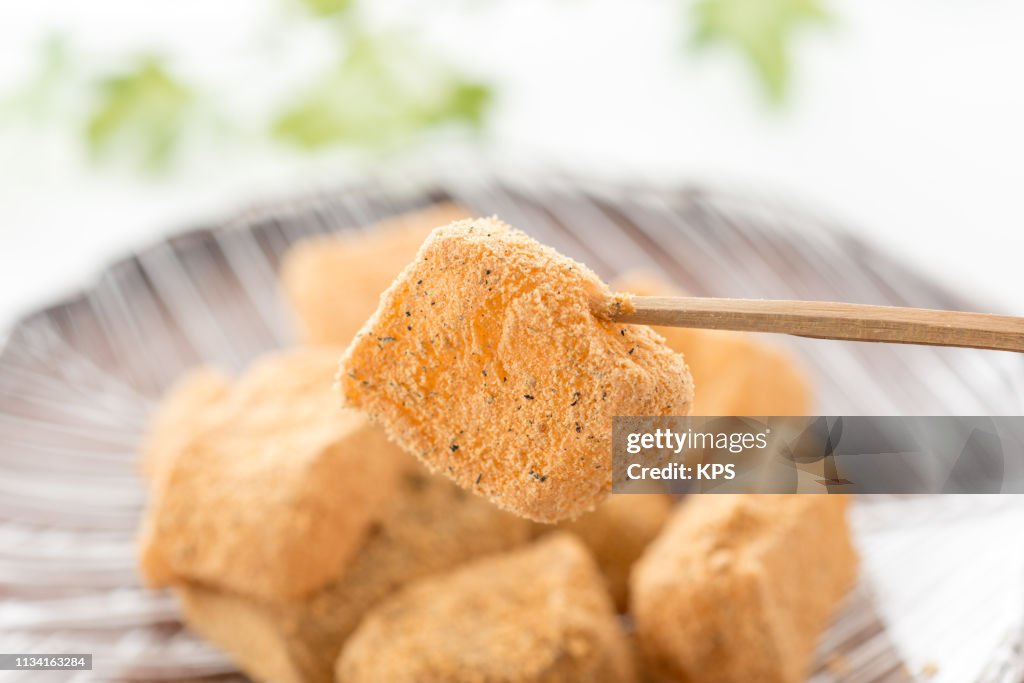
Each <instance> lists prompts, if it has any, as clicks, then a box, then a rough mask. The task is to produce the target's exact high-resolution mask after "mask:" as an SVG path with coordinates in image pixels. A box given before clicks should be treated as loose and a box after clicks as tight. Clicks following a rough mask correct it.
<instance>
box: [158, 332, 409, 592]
mask: <svg viewBox="0 0 1024 683" xmlns="http://www.w3.org/2000/svg"><path fill="white" fill-rule="evenodd" d="M337 357H338V352H337V350H336V349H324V348H321V349H311V350H304V351H292V352H288V353H282V354H276V355H272V356H269V357H267V358H265V359H263V360H261V361H260V362H258V363H257V364H255V365H254V366H253V367H252V368H251V369H250V370H249V371H248V372H247V373H246V374H245V375H244V376H243V377H241V378H240V379H238V380H237V381H236V382H234V383H233V384H232V385H231V387H230V388H229V389H228V390H227V391H226V392H225V393H224V395H223V396H221V397H220V398H219V399H217V400H215V401H214V402H213V403H212V404H210V405H206V406H204V408H203V409H202V410H201V411H198V412H199V414H198V415H196V416H195V420H196V423H195V425H194V426H193V429H194V432H193V436H192V438H189V439H185V440H183V441H180V442H178V446H177V451H176V452H175V453H173V454H172V456H171V457H169V458H168V460H167V462H166V463H165V464H164V465H163V466H162V468H161V471H160V475H159V476H158V477H157V478H156V480H155V481H154V483H153V491H152V498H151V501H150V506H149V509H148V511H147V516H146V519H145V521H144V524H143V534H142V541H141V568H142V573H143V575H144V577H145V578H146V580H147V582H148V583H149V584H150V585H153V586H161V585H167V584H170V583H174V582H176V581H177V580H180V579H190V580H194V581H199V582H203V583H207V584H209V585H212V586H219V587H223V588H229V589H231V590H235V591H238V592H240V593H243V594H246V595H251V596H255V597H261V598H264V599H268V600H273V599H283V598H293V597H298V596H302V595H307V594H309V593H311V592H313V591H315V590H316V589H318V588H321V587H323V586H324V585H325V584H326V583H327V582H328V581H330V580H332V579H334V578H336V577H337V576H338V573H339V571H340V570H341V568H343V567H344V566H345V565H346V564H347V563H348V561H349V560H350V559H351V557H352V555H353V554H354V553H355V552H356V550H357V549H358V547H359V546H360V544H361V543H362V541H363V539H364V537H365V535H366V532H367V531H368V529H369V526H370V523H371V521H372V520H373V519H374V518H375V516H376V514H377V510H378V508H379V506H380V505H382V504H384V503H385V502H386V501H385V500H384V498H385V496H384V493H386V492H389V491H391V490H393V488H394V479H395V477H396V476H397V474H398V467H397V466H396V463H397V462H399V460H398V457H399V456H401V455H402V454H401V453H400V452H398V449H397V447H395V446H394V445H392V444H390V443H389V442H388V441H387V439H386V438H385V436H384V434H383V433H382V432H381V431H380V430H379V429H378V428H376V427H375V426H374V425H372V424H370V422H369V421H368V420H367V418H366V417H365V416H363V415H362V414H360V413H357V412H355V411H351V410H344V409H342V408H340V406H339V405H338V400H337V396H336V393H335V392H334V391H333V388H332V384H333V377H332V376H333V372H334V370H335V367H336V364H337ZM151 438H152V440H159V438H160V437H159V435H158V434H154V435H153V437H151ZM169 438H172V437H169ZM388 449H391V450H394V451H395V452H396V455H394V456H387V457H385V456H382V455H381V453H382V452H384V451H386V450H388ZM368 454H373V455H372V457H368Z"/></svg>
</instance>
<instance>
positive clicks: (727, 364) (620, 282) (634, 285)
mask: <svg viewBox="0 0 1024 683" xmlns="http://www.w3.org/2000/svg"><path fill="white" fill-rule="evenodd" d="M613 286H614V288H615V289H617V290H619V291H624V292H630V293H631V294H638V295H640V296H673V295H678V294H680V292H679V290H678V289H676V288H675V287H673V286H672V285H670V284H668V283H667V282H665V281H664V280H662V279H661V278H659V277H657V276H653V275H649V274H645V273H634V274H630V275H627V276H625V277H622V278H619V279H617V280H616V281H615V282H614V283H613ZM654 329H656V330H657V331H658V332H660V333H661V334H662V335H664V336H665V341H666V342H667V343H668V345H669V346H670V347H672V348H673V349H675V350H676V351H679V352H680V353H682V354H683V355H684V356H685V357H686V364H687V365H689V366H690V372H691V373H693V383H694V387H695V388H696V398H695V399H694V402H693V413H692V414H694V415H751V416H761V415H764V416H768V415H808V414H810V411H811V409H812V403H813V396H812V392H811V387H810V384H809V383H808V381H807V378H806V375H805V373H804V371H803V369H802V368H801V367H800V365H799V364H798V363H797V362H796V359H794V358H793V357H792V356H791V355H790V354H789V353H787V352H786V351H785V350H784V349H782V348H779V347H777V346H775V345H773V344H771V343H769V342H767V341H764V340H763V339H761V338H759V337H757V336H755V335H751V334H745V333H743V332H729V331H726V330H700V329H689V328H683V327H656V328H654Z"/></svg>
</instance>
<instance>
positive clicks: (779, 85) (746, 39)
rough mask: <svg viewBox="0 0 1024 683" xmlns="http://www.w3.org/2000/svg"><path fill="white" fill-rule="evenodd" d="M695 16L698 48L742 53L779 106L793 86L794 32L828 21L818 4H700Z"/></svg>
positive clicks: (723, 0) (770, 0) (730, 0)
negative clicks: (727, 48) (726, 47)
mask: <svg viewBox="0 0 1024 683" xmlns="http://www.w3.org/2000/svg"><path fill="white" fill-rule="evenodd" d="M694 12H695V18H696V32H695V35H694V38H695V42H696V44H697V45H698V46H703V45H707V44H709V43H714V42H720V43H724V44H726V45H730V46H732V47H734V48H736V49H738V50H739V51H740V52H742V53H743V55H744V56H745V57H746V59H747V60H748V61H749V62H750V64H751V66H752V67H753V68H754V70H755V71H756V72H757V75H758V77H759V78H760V79H761V82H762V84H763V85H764V87H765V90H766V92H767V93H768V95H769V97H771V99H772V100H774V101H776V102H778V101H780V100H781V99H782V98H783V97H784V96H785V94H786V89H787V87H788V84H789V76H790V73H789V72H790V65H789V47H790V44H789V43H790V40H791V39H792V35H793V31H794V30H795V29H796V28H798V27H800V26H801V25H803V24H810V23H818V22H823V21H825V20H827V19H828V13H827V12H826V11H825V10H824V9H823V8H822V6H821V4H820V3H819V2H818V0H699V1H698V2H697V4H696V6H695V7H694Z"/></svg>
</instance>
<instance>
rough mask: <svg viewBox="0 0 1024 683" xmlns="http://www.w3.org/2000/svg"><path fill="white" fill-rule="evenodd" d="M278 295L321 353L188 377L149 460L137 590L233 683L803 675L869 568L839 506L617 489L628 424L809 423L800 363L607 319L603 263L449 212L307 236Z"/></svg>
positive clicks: (525, 682) (717, 340)
mask: <svg viewBox="0 0 1024 683" xmlns="http://www.w3.org/2000/svg"><path fill="white" fill-rule="evenodd" d="M438 226H440V227H438ZM280 275H281V284H282V287H283V290H284V292H285V294H286V298H287V300H288V301H289V303H290V306H291V308H292V310H293V313H294V320H295V322H296V325H297V328H298V332H299V336H300V338H301V345H300V346H298V347H297V348H293V349H289V350H287V351H282V352H279V353H275V354H272V355H269V356H267V357H265V358H261V359H259V360H257V361H256V362H255V363H253V365H252V366H251V367H250V368H249V369H248V370H247V371H246V372H245V373H244V374H242V375H240V376H238V377H231V376H228V375H227V374H224V373H222V372H220V371H219V370H217V369H215V368H211V367H204V368H198V369H196V370H193V371H192V372H191V373H189V374H188V375H186V376H185V377H183V378H182V379H181V380H180V381H179V382H178V383H177V385H176V386H174V387H173V388H172V389H171V390H170V391H169V392H168V394H167V396H166V398H165V399H164V401H163V403H162V404H161V406H160V408H159V409H158V411H157V412H156V414H155V415H154V416H153V418H152V422H151V427H150V430H149V433H148V435H147V438H146V441H145V444H144V446H143V455H142V457H143V471H144V473H145V475H146V478H147V480H148V483H149V488H150V499H149V505H148V509H147V511H146V514H145V518H144V520H143V523H142V530H141V540H140V567H141V572H142V575H143V577H144V578H145V581H146V583H147V584H148V585H150V586H152V587H153V588H158V587H168V588H170V589H171V590H172V591H173V592H174V594H175V595H176V596H177V599H178V601H179V603H180V606H181V611H182V614H183V617H184V620H185V622H186V623H187V625H188V626H189V627H190V628H191V629H193V630H194V631H195V632H197V633H199V634H201V635H202V636H204V637H205V638H207V639H208V640H209V641H211V642H212V643H214V644H216V645H217V646H218V647H220V648H222V649H223V650H224V651H225V652H226V653H227V654H228V655H229V656H230V657H231V658H232V659H233V661H234V662H235V663H236V664H237V665H238V667H239V668H240V669H241V670H243V671H244V672H245V673H247V674H248V675H249V676H251V677H252V678H253V679H256V680H258V681H267V682H274V683H329V682H331V681H336V682H337V683H368V682H387V683H405V682H410V683H411V682H413V681H416V682H420V681H451V682H456V683H461V682H465V683H478V682H491V681H500V682H508V683H533V682H540V681H544V682H545V683H551V682H555V681H575V682H579V681H584V682H586V681H593V682H595V683H596V682H602V683H620V682H631V681H681V682H689V681H701V682H704V683H715V682H722V683H749V682H752V681H759V682H765V683H775V682H778V683H797V682H798V681H802V680H804V679H805V678H806V676H807V674H808V671H809V667H810V664H811V660H812V655H813V653H814V650H815V647H816V642H817V639H818V636H819V634H820V632H821V631H822V629H823V628H824V627H825V626H826V625H827V623H828V621H829V619H830V617H831V616H832V615H833V613H834V611H835V608H836V606H837V604H838V603H839V602H840V601H841V599H842V598H843V596H844V594H845V593H846V591H847V590H848V589H849V588H850V586H851V585H852V584H853V582H854V580H855V576H856V572H857V557H856V554H855V552H854V550H853V547H852V545H851V542H850V534H849V530H848V528H847V523H846V519H845V514H846V506H847V500H846V498H845V497H844V496H836V495H749V494H748V495H741V494H735V495H697V496H689V497H686V498H684V499H683V500H682V501H677V499H676V498H674V497H671V496H668V495H664V494H647V495H610V487H611V420H612V417H613V416H615V415H688V414H694V415H702V414H703V415H802V414H806V413H807V412H808V411H809V409H810V401H811V396H810V391H809V387H808V383H807V381H806V380H805V378H804V376H803V374H802V372H801V370H800V369H799V368H798V367H797V365H796V364H795V362H794V361H793V359H791V358H790V357H789V356H788V355H787V354H786V353H784V352H782V351H780V350H778V349H776V348H774V347H771V346H768V345H766V344H764V343H763V342H761V341H759V340H756V339H755V338H754V337H752V336H749V335H744V334H739V333H731V332H717V331H704V330H693V329H657V330H656V329H652V328H649V327H645V326H639V325H626V324H621V323H614V322H612V321H610V320H608V319H606V318H604V317H599V316H597V315H595V313H594V312H593V310H592V309H593V306H592V302H593V301H594V300H595V298H598V299H600V298H601V297H611V296H612V291H613V290H611V289H609V287H608V286H607V285H606V284H604V283H603V282H601V281H600V280H599V279H598V278H597V277H596V276H595V275H594V274H593V273H592V272H591V271H590V270H589V269H587V268H586V267H585V266H583V265H581V264H579V263H577V262H575V261H573V260H571V259H568V258H566V257H564V256H562V255H560V254H558V253H556V252H555V251H554V250H552V249H550V248H548V247H545V246H542V245H540V244H539V243H537V242H536V241H534V240H533V239H531V238H529V237H527V236H526V235H525V234H524V233H522V232H519V231H517V230H515V229H513V228H511V227H509V226H507V225H505V224H504V223H502V222H501V221H500V220H498V219H496V218H469V217H468V216H466V214H465V212H464V211H463V210H462V209H461V208H459V207H457V206H454V205H437V206H433V207H429V208H426V209H424V210H422V211H419V212H417V213H412V214H408V215H403V216H400V217H397V218H394V219H392V220H389V221H387V222H385V223H382V224H380V225H377V226H373V227H372V228H368V229H366V230H363V231H358V232H353V233H349V234H342V235H337V236H323V237H317V238H313V239H308V240H306V241H303V242H300V243H298V244H296V245H295V246H294V247H293V248H292V249H291V251H290V252H289V253H288V254H287V257H286V258H285V260H284V263H283V266H282V269H281V274H280ZM614 286H615V288H616V289H617V290H618V291H621V292H630V293H637V294H647V295H650V294H671V293H673V290H672V288H671V286H670V285H668V284H666V283H665V282H663V281H661V280H660V279H658V278H657V277H651V276H645V275H638V276H634V277H626V278H623V279H621V280H619V281H617V282H615V283H614Z"/></svg>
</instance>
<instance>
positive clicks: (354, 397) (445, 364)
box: [339, 218, 693, 522]
mask: <svg viewBox="0 0 1024 683" xmlns="http://www.w3.org/2000/svg"><path fill="white" fill-rule="evenodd" d="M611 296H612V295H611V293H610V292H609V291H608V289H607V287H606V286H605V285H604V284H603V283H602V282H601V281H600V280H599V279H598V278H597V276H595V275H594V274H593V273H592V272H590V271H589V270H588V269H587V268H586V267H585V266H583V265H581V264H579V263H577V262H575V261H573V260H571V259H568V258H565V257H564V256H561V255H559V254H558V253H556V252H555V251H554V250H552V249H550V248H547V247H544V246H541V245H540V244H538V243H537V242H536V241H534V240H532V239H530V238H529V237H527V236H526V235H524V234H523V233H521V232H519V231H517V230H513V229H511V228H510V227H509V226H507V225H505V224H504V223H502V222H501V221H499V220H497V219H495V218H482V219H473V220H466V221H459V222H456V223H453V224H452V225H450V226H448V227H445V228H439V229H437V230H435V231H434V232H433V233H432V234H431V236H430V237H429V238H428V240H427V241H426V242H425V243H424V245H423V248H422V249H421V250H420V252H419V254H418V255H417V256H416V260H415V261H414V262H413V263H411V264H410V265H409V266H408V267H407V268H406V269H405V270H404V271H402V274H401V275H400V276H399V277H398V279H397V280H396V281H395V283H394V284H393V285H392V286H391V287H390V288H389V289H388V290H387V292H385V294H384V295H383V296H382V297H381V303H380V307H379V308H378V309H377V311H376V312H375V313H374V314H373V317H371V318H370V320H369V321H368V322H367V323H366V326H365V327H364V328H363V329H362V330H361V331H360V333H359V335H358V336H357V338H356V340H355V341H354V342H353V343H352V344H351V345H350V346H349V348H348V350H347V351H346V353H345V357H344V360H343V364H342V368H341V371H340V373H339V380H340V384H341V388H342V392H343V394H344V396H345V398H346V400H347V402H348V403H349V405H352V406H354V407H357V408H361V409H363V410H365V411H367V412H368V413H369V414H370V415H372V416H373V417H374V418H376V419H378V420H379V421H380V422H381V423H383V424H384V426H385V428H386V429H387V430H388V432H389V434H390V436H391V437H392V438H393V439H394V440H396V441H397V442H398V443H400V444H401V445H402V446H403V447H404V448H405V449H406V450H408V451H409V452H411V453H414V454H416V455H417V456H418V457H419V458H420V459H421V460H423V462H425V463H426V464H427V466H428V467H430V468H431V469H433V470H435V471H438V472H442V473H445V474H447V475H448V476H450V477H451V478H452V479H453V480H454V481H456V482H457V483H458V484H459V485H460V486H463V487H465V488H468V489H471V490H473V491H475V492H478V493H481V494H483V495H485V496H486V497H488V498H490V499H491V500H493V501H494V502H495V503H496V504H498V505H499V506H501V507H503V508H505V509H507V510H511V511H513V512H516V513H517V514H520V515H523V516H524V517H527V518H530V519H533V520H536V521H540V522H555V521H559V520H562V519H567V518H575V517H578V516H579V515H580V514H582V513H583V512H586V511H588V510H592V509H593V508H594V507H595V505H597V503H599V502H600V501H601V500H602V499H603V498H604V497H605V496H606V495H607V493H608V491H609V490H610V488H611V480H612V471H611V470H612V467H611V422H612V417H613V416H615V415H685V414H687V413H688V411H689V407H690V401H691V400H692V398H693V386H692V381H691V379H690V374H689V371H688V370H687V368H686V364H685V362H684V361H683V358H682V356H681V355H679V354H677V353H674V352H673V351H671V350H670V349H669V348H668V347H667V346H665V344H664V341H663V339H662V338H661V337H660V336H659V335H657V334H655V333H654V332H652V331H651V330H650V328H647V327H644V326H637V325H624V324H614V323H611V322H608V321H606V320H602V319H598V318H597V317H596V316H595V315H594V314H593V313H592V306H594V305H595V302H597V306H598V307H600V306H601V305H603V304H605V303H607V300H608V298H609V297H611Z"/></svg>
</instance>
